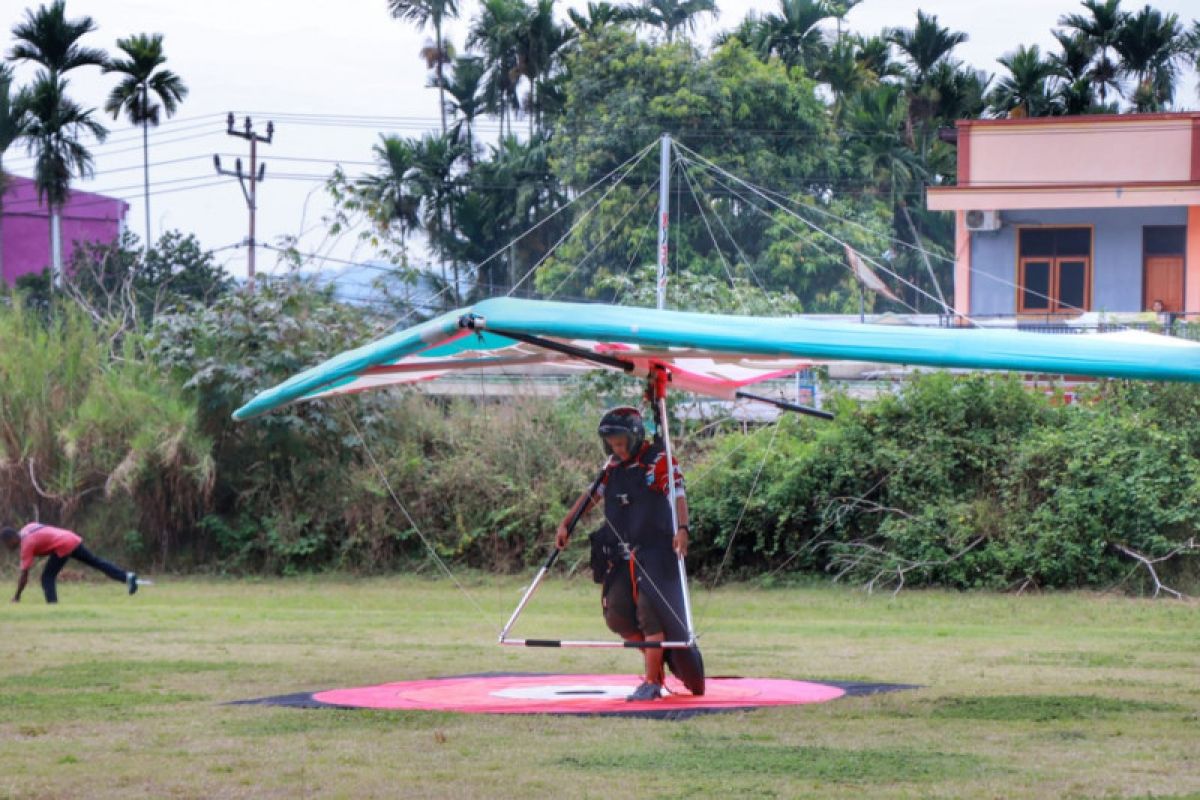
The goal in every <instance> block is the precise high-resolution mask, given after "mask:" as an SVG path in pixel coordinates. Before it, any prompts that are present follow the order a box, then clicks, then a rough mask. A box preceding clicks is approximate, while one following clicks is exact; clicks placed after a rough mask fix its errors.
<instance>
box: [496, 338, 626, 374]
mask: <svg viewBox="0 0 1200 800" xmlns="http://www.w3.org/2000/svg"><path fill="white" fill-rule="evenodd" d="M488 330H489V331H490V332H492V333H494V334H496V335H497V336H504V337H507V338H509V339H514V340H516V341H518V342H525V343H526V344H532V345H535V346H536V347H543V348H545V349H546V350H552V351H553V352H555V353H562V354H563V355H566V356H571V357H572V358H580V359H583V360H585V361H591V362H593V363H595V364H602V365H603V366H606V367H612V368H613V369H619V370H621V371H622V372H633V368H634V365H633V363H632V362H629V361H625V360H623V359H620V358H614V357H613V356H606V355H603V354H601V353H593V352H591V351H590V350H584V349H583V348H581V347H574V346H573V345H569V344H563V343H562V342H556V341H554V340H552V339H543V338H542V337H540V336H531V335H529V334H528V333H516V332H515V331H501V330H496V329H494V328H488Z"/></svg>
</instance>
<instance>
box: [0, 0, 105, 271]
mask: <svg viewBox="0 0 1200 800" xmlns="http://www.w3.org/2000/svg"><path fill="white" fill-rule="evenodd" d="M94 30H96V23H95V22H94V21H93V20H92V18H91V17H86V16H85V17H77V18H76V19H67V12H66V3H65V0H54V1H53V2H52V3H50V5H48V6H47V5H42V6H39V7H38V9H37V10H36V11H34V10H31V9H26V11H25V19H24V20H23V21H22V22H18V23H17V24H16V25H14V26H13V29H12V34H13V39H15V40H16V44H15V45H13V48H12V50H11V51H10V53H9V58H10V59H12V60H14V61H32V62H34V63H36V64H40V65H41V66H42V70H41V71H40V72H39V73H38V76H37V78H36V80H35V82H34V85H33V86H32V87H31V88H30V90H29V92H28V94H27V96H26V99H25V100H24V101H23V102H22V104H21V107H22V109H23V110H25V111H27V112H28V114H29V117H30V119H29V125H30V127H29V130H28V131H27V133H26V140H27V143H28V148H29V151H30V152H31V153H36V154H37V160H36V164H35V166H34V182H35V184H36V185H37V190H38V199H39V201H40V200H42V199H43V198H44V199H46V201H47V202H48V204H49V210H50V249H51V258H52V262H53V263H52V266H53V268H54V273H55V275H58V274H59V273H61V271H62V219H61V211H62V207H63V204H64V203H66V200H67V195H68V194H69V193H70V187H71V174H72V173H75V174H77V175H79V176H81V177H82V176H85V175H90V174H91V172H92V154H91V153H90V152H88V150H87V148H86V147H85V146H84V144H83V142H82V139H81V134H83V133H90V134H91V135H92V136H94V137H95V138H96V139H97V140H98V141H104V139H105V137H106V136H107V135H108V131H107V129H105V127H104V126H103V125H101V124H100V123H98V122H96V121H95V120H94V119H92V116H91V115H92V112H91V110H87V111H85V110H83V108H82V107H80V106H79V105H78V104H77V103H75V102H74V101H72V100H71V99H69V98H68V97H67V96H66V93H65V90H66V85H67V84H66V81H65V80H64V79H63V77H62V76H63V75H64V74H66V73H67V72H69V71H71V70H73V69H78V68H79V67H85V66H104V64H105V63H106V62H107V60H108V59H107V57H106V56H105V54H104V51H103V50H98V49H96V48H92V47H84V46H83V45H81V44H80V43H79V40H80V39H82V38H83V37H84V36H85V35H87V34H88V33H91V32H92V31H94Z"/></svg>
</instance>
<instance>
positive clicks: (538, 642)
mask: <svg viewBox="0 0 1200 800" xmlns="http://www.w3.org/2000/svg"><path fill="white" fill-rule="evenodd" d="M500 644H507V645H512V646H514V647H624V648H628V649H633V650H687V649H688V648H690V647H695V644H694V643H689V642H600V641H587V640H572V639H505V640H504V641H502V642H500Z"/></svg>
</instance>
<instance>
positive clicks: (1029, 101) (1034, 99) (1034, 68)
mask: <svg viewBox="0 0 1200 800" xmlns="http://www.w3.org/2000/svg"><path fill="white" fill-rule="evenodd" d="M996 60H997V61H999V62H1000V63H1001V64H1002V65H1003V66H1004V68H1005V69H1007V70H1008V75H1006V76H1003V77H1001V78H1000V79H999V80H997V81H996V86H995V88H994V89H992V91H991V93H990V94H989V95H988V105H989V106H990V107H991V109H992V112H993V113H994V114H996V115H1001V114H1007V115H1008V116H1010V117H1044V116H1049V115H1051V114H1053V113H1054V104H1053V102H1052V100H1051V95H1052V94H1053V92H1052V91H1050V88H1049V86H1048V83H1049V80H1050V78H1051V77H1052V76H1053V75H1054V64H1053V62H1051V61H1048V60H1046V59H1044V58H1042V51H1041V48H1039V47H1038V46H1037V45H1036V44H1034V45H1030V46H1028V47H1026V46H1025V45H1021V46H1019V47H1018V48H1017V49H1016V50H1014V51H1013V52H1011V53H1006V54H1005V55H1003V56H1001V57H1000V58H998V59H996Z"/></svg>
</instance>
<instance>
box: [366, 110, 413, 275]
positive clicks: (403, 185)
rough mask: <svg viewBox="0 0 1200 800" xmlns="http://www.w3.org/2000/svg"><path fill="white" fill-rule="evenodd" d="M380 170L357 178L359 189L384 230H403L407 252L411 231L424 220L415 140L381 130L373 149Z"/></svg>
mask: <svg viewBox="0 0 1200 800" xmlns="http://www.w3.org/2000/svg"><path fill="white" fill-rule="evenodd" d="M371 152H372V154H373V155H374V156H375V163H376V164H378V165H379V172H377V173H375V174H374V175H367V176H365V177H363V178H360V179H359V180H358V181H357V187H356V188H357V189H358V191H359V192H360V193H361V194H362V195H363V197H364V199H365V200H366V201H367V203H368V205H369V206H370V207H371V208H372V209H374V211H373V213H372V214H371V216H372V217H373V218H374V220H375V223H376V224H377V225H378V226H379V228H380V229H381V230H383V231H385V232H386V231H389V230H391V229H392V228H395V229H397V231H398V232H399V234H400V250H401V252H402V253H404V252H406V249H407V248H406V245H407V242H408V234H409V233H410V232H411V231H412V230H413V229H415V228H417V227H418V226H419V225H420V224H421V220H420V217H419V216H418V212H419V211H420V209H421V196H420V194H419V191H418V189H417V186H416V185H415V182H414V180H413V167H414V163H415V161H416V146H415V144H414V143H413V142H412V141H410V140H408V139H404V138H402V137H400V136H384V135H383V134H380V136H379V143H378V144H376V145H375V146H374V147H373V148H372V149H371Z"/></svg>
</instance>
